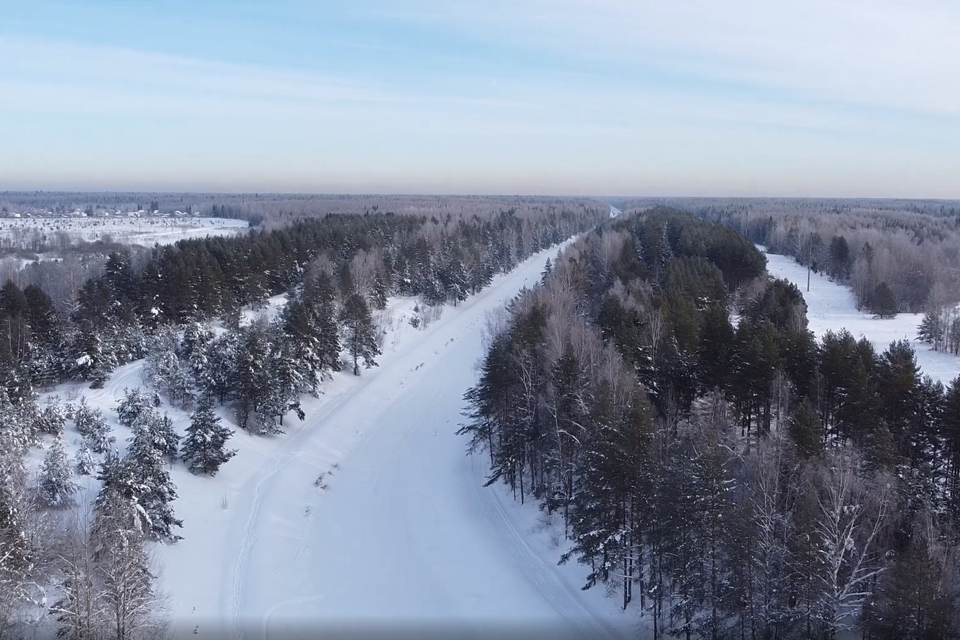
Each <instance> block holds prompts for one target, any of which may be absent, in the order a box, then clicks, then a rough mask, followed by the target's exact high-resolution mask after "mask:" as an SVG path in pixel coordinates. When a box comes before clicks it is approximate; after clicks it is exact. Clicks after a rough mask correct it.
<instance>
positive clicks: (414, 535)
mask: <svg viewBox="0 0 960 640" xmlns="http://www.w3.org/2000/svg"><path fill="white" fill-rule="evenodd" d="M556 251H557V249H556V248H554V249H551V250H547V251H544V252H542V253H540V254H538V255H537V256H534V257H532V258H530V259H529V260H527V261H526V262H524V263H523V264H522V265H520V266H519V267H518V268H517V269H515V270H514V271H513V272H511V273H510V274H505V275H499V276H497V277H496V278H495V279H494V282H493V283H492V284H491V286H490V287H488V288H487V289H486V290H484V291H483V292H481V293H479V294H477V295H476V296H473V297H472V298H470V299H468V300H467V301H466V302H464V303H462V304H460V305H459V306H457V307H449V306H448V307H444V308H443V309H442V314H441V315H440V317H439V318H436V319H433V320H432V322H431V323H430V324H429V327H427V328H425V329H415V328H414V327H412V326H411V325H410V323H409V319H410V317H411V316H412V315H413V308H414V306H415V305H416V304H417V302H416V300H413V299H409V298H404V299H397V298H394V299H391V300H390V304H389V305H388V309H387V310H386V311H385V312H383V313H382V314H381V316H380V318H379V322H380V324H381V326H382V327H383V328H384V329H385V336H384V343H383V355H382V356H381V357H380V358H379V359H378V360H379V363H380V366H379V367H377V368H374V369H369V370H365V371H363V374H362V376H361V377H359V378H356V377H354V376H352V375H349V374H346V373H340V374H335V375H334V377H333V379H332V380H330V381H327V382H326V383H324V385H323V387H322V389H323V393H322V395H321V396H320V397H319V398H309V397H308V398H304V403H303V408H304V410H305V412H306V415H307V419H306V421H304V422H299V421H297V420H296V419H295V418H293V417H292V416H290V417H288V419H287V420H285V428H286V429H287V433H286V434H284V435H280V436H273V437H270V436H251V435H249V434H248V433H246V432H244V431H241V430H237V431H236V433H235V435H234V437H233V438H232V439H231V441H230V442H229V444H228V446H230V447H231V448H236V449H238V451H239V453H238V454H237V455H236V457H235V458H233V459H232V460H231V461H229V462H228V463H227V464H225V465H224V466H223V468H222V469H221V470H220V472H219V473H218V474H217V476H216V477H214V478H210V477H205V476H194V475H191V474H190V473H189V472H187V470H186V469H185V467H184V466H183V465H182V463H179V462H178V463H177V464H176V465H174V467H173V469H172V470H171V475H172V478H173V480H174V482H175V483H176V485H177V489H178V494H179V497H178V499H177V500H176V501H175V502H174V503H173V507H174V510H175V512H176V514H177V517H179V518H182V519H183V522H184V527H183V530H182V531H180V533H181V535H183V538H184V539H183V540H182V541H180V542H178V543H176V544H174V545H169V546H158V547H157V551H158V554H159V557H160V559H161V565H162V570H163V574H162V576H161V583H162V587H163V588H164V589H165V590H166V591H167V592H168V593H169V594H170V596H171V613H172V615H173V619H174V633H175V636H176V637H178V638H201V639H202V638H221V637H224V636H225V635H228V636H229V637H242V638H247V639H253V638H267V637H274V638H276V637H284V638H285V637H298V636H297V635H296V632H297V631H300V632H302V633H310V634H313V633H315V632H316V631H317V629H318V627H319V628H320V629H324V628H325V629H326V630H327V631H328V634H327V635H328V636H329V632H331V631H333V632H336V631H337V630H340V629H343V630H347V629H348V628H349V629H350V630H351V633H352V634H353V636H351V637H355V634H357V633H362V632H376V631H390V632H392V633H395V632H397V631H401V632H411V633H418V634H420V635H422V632H424V631H427V630H428V629H429V630H431V632H438V631H439V630H444V632H450V633H452V632H457V633H458V634H459V633H464V632H472V633H471V635H472V636H473V637H478V638H479V637H493V636H500V635H502V634H503V633H504V632H505V631H512V632H518V631H524V630H525V631H526V632H527V633H526V635H528V636H529V637H538V635H537V634H540V633H544V632H554V633H553V635H554V636H555V637H556V636H557V635H558V634H559V635H562V636H572V637H592V638H605V637H606V638H612V637H619V636H620V635H622V634H624V633H625V632H626V631H627V630H628V629H635V630H636V629H638V628H639V621H638V619H637V618H636V617H635V615H634V614H624V613H622V612H621V611H620V609H619V607H618V606H617V604H618V601H617V600H616V599H607V598H606V597H605V593H604V590H603V587H598V588H595V589H592V590H590V591H586V592H584V591H581V589H580V588H581V587H582V586H583V584H584V583H585V581H586V576H587V573H588V570H587V568H585V567H582V566H580V565H578V564H577V563H576V562H575V561H571V562H570V563H569V564H568V565H565V566H562V567H561V566H558V565H557V561H558V560H559V558H560V556H561V554H562V553H563V552H564V551H566V550H567V548H568V546H567V543H566V541H564V540H563V526H562V522H561V521H560V520H559V519H555V520H552V519H549V518H545V517H544V515H543V514H542V513H541V512H540V511H539V510H538V509H537V507H536V505H535V504H533V503H527V504H526V505H520V504H519V503H518V502H515V501H514V500H513V498H512V496H511V495H510V494H509V491H508V490H507V488H506V487H504V486H502V485H500V484H497V485H495V486H492V487H489V488H484V487H483V486H482V484H483V482H484V480H485V475H486V472H487V457H486V454H478V455H476V456H469V457H468V456H465V455H464V454H465V448H466V444H467V442H466V438H463V437H460V436H457V435H456V434H455V432H456V430H457V429H458V427H459V423H460V422H461V420H462V416H461V411H462V410H463V408H464V403H463V400H462V395H463V393H464V392H465V391H466V390H467V388H468V387H469V386H471V385H472V384H473V383H474V382H475V381H476V374H475V371H474V364H475V363H476V362H477V361H478V359H480V358H481V357H482V355H483V348H482V344H481V329H482V327H483V326H484V322H485V319H486V317H487V314H488V313H489V312H491V311H493V310H495V309H498V308H500V307H501V306H502V305H503V304H504V303H505V302H506V301H507V300H508V299H509V298H511V297H513V296H514V295H515V294H516V293H517V292H518V291H519V290H520V289H521V288H522V287H524V286H532V285H533V284H534V283H535V282H537V281H538V280H539V278H540V274H541V271H542V269H543V267H544V265H545V262H546V260H547V258H548V257H549V258H553V257H554V256H555V254H556ZM282 303H283V298H282V297H278V298H276V299H271V301H270V304H269V305H268V309H267V310H265V312H266V313H267V314H272V313H275V312H276V309H277V308H279V306H281V305H282ZM142 367H143V363H142V362H136V363H133V364H130V365H127V366H124V367H121V368H120V369H118V370H117V371H116V372H114V374H113V376H112V377H111V379H110V381H109V383H108V384H107V386H106V388H105V389H103V390H100V391H92V390H89V389H86V388H84V387H83V386H81V385H63V386H61V387H59V388H58V389H57V391H56V393H58V394H59V395H60V396H61V398H63V399H68V398H76V395H77V394H82V395H85V396H86V397H87V402H88V403H90V404H91V405H92V406H95V407H100V408H101V409H102V410H103V412H104V415H105V416H106V417H107V419H108V421H109V422H110V424H111V425H112V427H113V428H114V430H115V435H116V436H117V438H118V442H119V443H120V444H121V445H123V444H125V441H126V438H127V437H128V436H129V432H128V430H126V429H124V428H123V427H121V426H119V425H118V424H117V421H116V412H115V411H114V407H115V406H116V404H117V402H118V401H119V400H120V399H121V398H122V397H123V392H124V389H125V388H132V387H136V386H140V385H141V381H140V374H141V371H142ZM163 410H165V411H167V412H169V414H170V416H171V418H173V419H174V421H175V428H176V429H177V431H178V432H179V433H181V434H182V433H183V432H184V430H185V428H186V427H187V426H188V424H189V416H188V413H186V412H184V411H181V410H179V409H176V408H171V407H170V406H168V405H165V406H164V407H163ZM220 414H221V415H222V417H223V418H224V423H225V424H228V425H230V426H231V428H234V429H235V428H236V427H235V425H234V421H233V416H232V415H230V414H229V413H228V412H227V411H224V410H222V409H221V410H220ZM66 438H67V441H68V442H69V443H70V451H71V455H72V454H73V452H74V451H75V450H76V447H77V445H78V444H79V436H78V434H76V433H75V432H74V431H73V430H72V427H68V430H67V434H66ZM74 440H76V442H74ZM42 455H43V452H40V451H38V452H36V455H35V462H36V463H39V460H40V459H42ZM83 484H84V485H85V486H87V487H89V488H88V489H87V490H86V492H85V493H86V497H87V498H88V499H92V497H93V496H95V492H96V484H97V483H96V481H94V480H92V479H90V478H85V479H84V481H83ZM304 637H306V636H304Z"/></svg>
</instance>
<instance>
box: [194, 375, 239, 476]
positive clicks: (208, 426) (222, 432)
mask: <svg viewBox="0 0 960 640" xmlns="http://www.w3.org/2000/svg"><path fill="white" fill-rule="evenodd" d="M213 402H214V400H213V396H212V395H210V394H204V395H202V396H200V400H199V402H198V404H197V408H196V410H195V411H194V412H193V414H191V416H190V426H189V427H187V435H186V438H184V440H183V447H182V451H181V457H182V458H183V462H184V463H185V464H186V465H187V468H188V469H190V471H191V472H192V473H205V474H208V475H211V476H213V475H216V473H217V471H218V470H219V469H220V465H222V464H223V463H225V462H226V461H227V460H229V459H230V458H232V457H233V456H234V455H236V453H237V452H236V450H233V449H227V448H226V446H225V445H226V443H227V440H229V439H230V436H232V435H233V431H231V430H230V429H227V428H226V427H224V426H223V425H222V424H221V423H220V416H218V415H217V414H216V412H215V411H214V409H213Z"/></svg>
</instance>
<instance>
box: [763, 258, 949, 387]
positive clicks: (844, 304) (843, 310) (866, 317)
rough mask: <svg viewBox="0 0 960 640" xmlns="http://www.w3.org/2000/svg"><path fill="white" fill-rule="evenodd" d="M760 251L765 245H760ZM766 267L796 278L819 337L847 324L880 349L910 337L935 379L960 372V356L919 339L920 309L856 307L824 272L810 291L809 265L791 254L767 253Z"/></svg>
mask: <svg viewBox="0 0 960 640" xmlns="http://www.w3.org/2000/svg"><path fill="white" fill-rule="evenodd" d="M760 250H761V251H764V250H765V249H764V248H763V247H760ZM766 256H767V271H768V272H769V273H770V274H771V275H773V276H775V277H777V278H784V279H786V280H789V281H790V282H793V283H794V284H796V285H797V287H799V288H800V291H801V293H803V298H804V300H806V302H807V318H808V320H809V323H810V330H811V331H813V332H814V334H816V336H817V337H820V336H822V335H823V334H824V332H825V331H827V330H833V331H838V330H840V329H843V328H846V329H847V330H848V331H849V332H850V333H851V334H853V336H854V337H856V338H861V337H866V338H867V340H869V341H870V342H871V343H872V344H873V346H874V348H875V349H876V350H877V351H878V352H883V351H885V350H886V349H887V347H889V346H890V343H891V342H893V341H895V340H904V339H905V340H909V341H910V342H911V343H912V344H913V348H914V350H915V351H916V353H917V363H918V364H919V365H920V368H921V369H922V372H923V373H924V374H926V375H929V376H930V377H931V378H933V379H934V380H939V381H941V382H943V383H944V384H947V383H948V382H950V381H951V380H953V379H954V378H956V377H957V375H960V358H958V357H956V356H953V355H950V354H947V353H942V352H938V351H934V350H932V349H931V348H930V347H929V346H928V345H926V344H923V343H921V342H918V341H917V339H916V338H917V328H918V327H919V326H920V321H921V320H922V319H923V314H920V313H900V314H897V316H896V317H895V318H884V319H883V320H881V319H879V318H875V317H873V315H872V314H869V313H864V312H861V311H857V305H856V300H855V299H854V297H853V293H852V292H851V291H850V290H849V289H848V288H847V287H844V286H842V285H839V284H837V283H835V282H833V281H832V280H830V278H829V277H828V276H827V275H826V274H824V273H819V274H816V273H812V274H810V291H807V269H806V267H804V266H802V265H800V264H798V263H797V262H795V261H794V260H793V258H790V257H788V256H782V255H778V254H773V253H768V254H766Z"/></svg>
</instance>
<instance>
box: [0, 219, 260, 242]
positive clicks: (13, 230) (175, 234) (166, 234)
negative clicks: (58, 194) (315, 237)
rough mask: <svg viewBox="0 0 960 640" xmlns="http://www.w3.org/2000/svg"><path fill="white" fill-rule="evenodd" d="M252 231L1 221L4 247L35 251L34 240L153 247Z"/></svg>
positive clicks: (217, 224)
mask: <svg viewBox="0 0 960 640" xmlns="http://www.w3.org/2000/svg"><path fill="white" fill-rule="evenodd" d="M247 228H248V224H247V222H246V221H245V220H233V219H229V218H194V217H170V218H162V217H153V216H145V217H139V218H132V217H109V218H73V217H62V218H0V239H2V240H3V244H12V245H13V246H14V247H16V248H22V249H28V250H30V249H31V246H32V244H33V240H34V239H36V240H39V241H40V242H42V243H44V244H48V245H53V246H58V245H59V244H65V242H63V241H62V240H66V239H68V238H69V239H70V240H71V241H73V242H77V241H79V240H85V241H87V242H94V241H96V240H113V241H114V242H120V243H125V244H140V245H144V246H153V244H154V243H160V244H172V243H174V242H176V241H178V240H183V239H186V238H202V237H205V236H222V235H236V234H238V233H242V232H243V231H244V230H245V229H247Z"/></svg>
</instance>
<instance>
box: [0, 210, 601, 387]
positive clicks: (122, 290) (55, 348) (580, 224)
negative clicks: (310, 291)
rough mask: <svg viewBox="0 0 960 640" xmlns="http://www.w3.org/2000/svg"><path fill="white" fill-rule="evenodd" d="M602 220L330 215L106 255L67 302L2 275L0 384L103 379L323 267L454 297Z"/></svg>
mask: <svg viewBox="0 0 960 640" xmlns="http://www.w3.org/2000/svg"><path fill="white" fill-rule="evenodd" d="M601 217H602V212H601V211H600V210H599V207H598V209H596V210H590V211H582V210H581V211H574V210H566V209H562V210H550V211H544V212H542V213H541V215H539V216H526V217H524V218H523V219H521V218H519V217H518V216H517V215H515V213H514V212H513V211H509V210H508V211H500V212H497V213H494V214H489V215H486V216H483V217H481V216H472V217H471V218H460V219H454V218H452V217H448V218H446V219H445V220H442V221H441V220H436V219H429V220H428V219H426V218H424V217H421V216H405V215H381V214H375V215H357V216H352V215H331V216H326V217H324V218H312V219H306V220H301V221H299V222H297V223H295V224H293V225H290V226H288V227H284V228H281V229H274V230H272V231H255V232H253V233H251V234H249V235H247V236H242V237H233V238H205V239H198V240H183V241H180V242H178V243H177V244H176V245H169V246H163V247H160V246H158V247H155V248H154V249H153V250H151V251H149V252H147V253H135V254H131V253H129V252H112V253H110V255H109V256H108V258H107V260H106V263H105V264H104V266H103V268H102V270H101V271H100V272H99V273H95V274H94V275H93V277H89V278H88V279H86V280H85V281H83V282H82V284H78V285H77V286H76V290H75V294H74V296H73V297H71V298H70V300H69V302H68V303H67V304H63V301H61V304H57V303H56V302H55V301H54V298H52V297H51V296H50V295H49V294H48V293H47V291H46V290H45V289H44V288H43V287H42V286H40V285H38V284H30V285H27V286H26V287H25V288H24V289H22V290H21V288H20V287H19V286H18V285H17V284H15V283H13V282H11V281H8V282H7V284H6V285H5V286H4V287H3V290H2V293H0V380H2V381H3V382H4V383H5V384H6V387H7V389H8V390H9V392H10V393H12V394H19V395H23V394H24V393H27V391H26V390H27V389H28V388H29V384H28V383H32V384H33V385H40V386H46V385H50V384H52V383H55V382H61V381H65V380H69V379H81V380H89V381H91V382H93V383H94V384H102V382H103V381H104V380H105V378H106V376H108V375H109V373H110V371H112V370H113V368H114V367H116V366H118V365H121V364H124V363H126V362H130V361H132V360H135V359H138V358H142V357H144V356H145V355H146V348H147V338H148V337H149V336H150V335H153V334H154V333H156V331H157V330H158V329H159V328H161V327H163V326H167V325H182V324H184V323H188V322H193V321H198V320H207V319H210V318H213V317H224V318H225V319H226V320H227V323H228V324H230V325H234V326H235V325H236V324H237V323H238V318H239V312H240V309H241V308H242V307H244V306H247V305H254V306H259V305H263V304H264V303H265V302H266V300H267V299H268V298H269V297H270V296H274V295H278V294H282V293H286V292H293V291H295V290H296V289H297V287H299V286H301V285H302V284H303V282H304V280H305V277H306V276H307V275H308V274H316V273H317V272H319V271H325V272H327V273H328V274H329V275H330V277H331V278H332V280H333V282H332V286H333V287H335V289H336V291H337V292H338V295H339V292H347V291H349V292H359V293H361V294H362V295H363V296H365V299H366V300H367V302H368V303H369V304H373V305H375V306H376V305H379V306H382V304H383V303H384V301H385V300H386V297H387V296H388V295H391V294H400V295H411V296H413V295H419V296H422V297H423V299H424V301H425V302H426V303H427V304H433V305H435V304H441V303H444V302H448V301H452V302H457V301H459V300H463V299H464V298H465V297H466V296H467V295H468V294H470V293H474V292H476V291H478V290H479V289H481V288H482V287H484V286H485V285H486V284H487V283H489V281H490V279H491V278H492V277H493V276H494V275H495V274H496V273H500V272H503V271H508V270H510V269H512V268H513V267H514V266H515V265H516V264H517V263H518V262H519V261H521V260H523V259H524V258H526V257H527V256H529V255H530V254H532V253H534V252H536V251H539V250H540V249H542V248H545V247H549V246H551V245H553V244H555V243H557V242H560V241H561V240H564V239H565V238H567V237H569V236H571V235H573V234H575V233H577V232H579V231H582V230H584V229H587V228H589V227H590V225H593V224H595V223H596V222H597V221H598V220H599V219H601ZM77 279H78V280H79V277H78V278H77ZM342 298H343V300H344V301H346V300H347V299H348V298H349V295H344V296H342ZM64 307H66V308H65V309H64ZM25 385H26V386H25Z"/></svg>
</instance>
